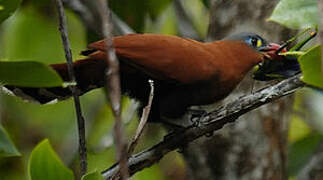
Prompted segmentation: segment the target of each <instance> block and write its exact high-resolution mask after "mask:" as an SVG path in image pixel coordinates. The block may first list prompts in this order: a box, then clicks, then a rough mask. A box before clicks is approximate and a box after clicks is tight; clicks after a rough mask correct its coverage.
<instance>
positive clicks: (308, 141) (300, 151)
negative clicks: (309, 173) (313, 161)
mask: <svg viewBox="0 0 323 180" xmlns="http://www.w3.org/2000/svg"><path fill="white" fill-rule="evenodd" d="M322 139H323V137H322V135H318V134H310V135H308V136H306V137H305V138H303V139H301V140H299V141H296V142H295V143H293V144H292V145H291V146H290V147H289V151H288V167H287V169H288V174H289V175H290V176H291V175H295V174H296V173H298V172H299V170H300V169H301V168H302V167H304V165H306V164H307V163H306V162H307V161H308V160H309V158H310V157H311V154H312V153H313V152H314V151H315V149H316V148H317V146H318V145H319V143H320V142H321V141H322Z"/></svg>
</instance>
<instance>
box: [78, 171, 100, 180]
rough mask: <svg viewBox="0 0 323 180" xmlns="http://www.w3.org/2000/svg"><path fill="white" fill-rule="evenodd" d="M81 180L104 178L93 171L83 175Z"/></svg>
mask: <svg viewBox="0 0 323 180" xmlns="http://www.w3.org/2000/svg"><path fill="white" fill-rule="evenodd" d="M82 180H104V178H103V176H102V175H101V174H100V173H99V172H98V171H94V172H90V173H87V174H86V175H84V176H83V177H82Z"/></svg>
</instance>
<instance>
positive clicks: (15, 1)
mask: <svg viewBox="0 0 323 180" xmlns="http://www.w3.org/2000/svg"><path fill="white" fill-rule="evenodd" d="M20 3H21V0H10V1H8V0H0V23H2V21H4V20H6V19H7V18H8V17H10V16H11V15H12V14H13V13H14V12H15V10H16V9H17V8H18V6H19V4H20Z"/></svg>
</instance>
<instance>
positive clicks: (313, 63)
mask: <svg viewBox="0 0 323 180" xmlns="http://www.w3.org/2000/svg"><path fill="white" fill-rule="evenodd" d="M298 61H299V63H300V65H301V70H302V73H303V77H302V80H303V81H304V82H305V83H306V84H309V85H311V86H314V87H318V88H323V74H322V69H321V46H320V45H317V46H314V47H313V48H311V49H309V50H308V51H307V52H306V53H305V54H304V55H302V56H301V57H300V58H299V59H298Z"/></svg>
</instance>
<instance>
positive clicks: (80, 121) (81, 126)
mask: <svg viewBox="0 0 323 180" xmlns="http://www.w3.org/2000/svg"><path fill="white" fill-rule="evenodd" d="M55 2H56V6H57V9H58V16H59V31H60V33H61V38H62V42H63V46H64V51H65V58H66V61H67V69H68V75H69V78H70V80H71V81H72V82H75V75H74V70H73V59H72V52H71V48H70V43H69V40H68V31H67V23H66V17H65V12H64V7H63V4H62V1H61V0H55ZM69 88H70V90H71V92H72V95H73V99H74V105H75V110H76V116H77V125H78V134H79V153H80V166H81V167H80V168H81V169H80V174H81V176H82V175H84V174H85V173H86V171H87V155H86V141H85V121H84V117H83V115H82V109H81V104H80V99H79V96H78V95H77V89H76V86H75V85H73V86H69Z"/></svg>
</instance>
